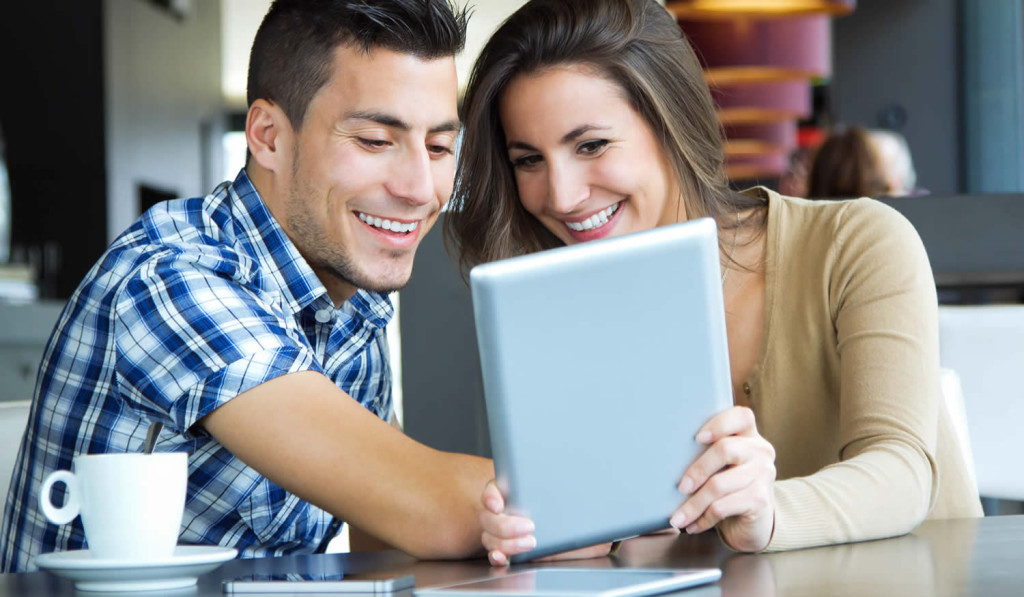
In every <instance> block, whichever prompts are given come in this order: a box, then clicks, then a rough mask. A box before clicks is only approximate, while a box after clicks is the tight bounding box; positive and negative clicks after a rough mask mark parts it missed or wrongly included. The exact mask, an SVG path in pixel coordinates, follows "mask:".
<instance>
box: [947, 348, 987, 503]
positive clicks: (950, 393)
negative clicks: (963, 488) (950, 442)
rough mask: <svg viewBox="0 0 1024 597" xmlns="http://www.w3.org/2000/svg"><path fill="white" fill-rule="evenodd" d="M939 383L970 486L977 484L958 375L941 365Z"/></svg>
mask: <svg viewBox="0 0 1024 597" xmlns="http://www.w3.org/2000/svg"><path fill="white" fill-rule="evenodd" d="M939 384H940V385H941V387H942V399H943V402H944V403H945V405H946V411H947V412H948V413H949V418H950V419H951V420H952V423H953V431H954V432H956V441H957V444H958V445H959V447H960V453H961V454H962V455H963V458H964V462H966V463H967V477H968V479H970V482H971V486H972V487H977V486H978V476H977V473H976V472H975V470H974V453H973V452H972V451H971V435H970V433H969V432H968V430H967V411H966V410H965V409H964V394H963V389H962V388H961V386H960V376H959V375H957V373H956V371H953V370H952V369H947V368H945V367H943V368H942V369H940V370H939Z"/></svg>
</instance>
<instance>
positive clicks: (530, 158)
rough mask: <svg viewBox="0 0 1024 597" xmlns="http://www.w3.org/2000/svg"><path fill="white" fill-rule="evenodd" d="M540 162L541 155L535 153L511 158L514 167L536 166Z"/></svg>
mask: <svg viewBox="0 0 1024 597" xmlns="http://www.w3.org/2000/svg"><path fill="white" fill-rule="evenodd" d="M540 162H541V157H540V156H539V155H537V154H530V155H524V156H522V157H518V158H516V159H514V160H512V166H513V167H515V168H529V167H531V166H536V165H537V164H539V163H540Z"/></svg>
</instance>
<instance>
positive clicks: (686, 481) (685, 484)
mask: <svg viewBox="0 0 1024 597" xmlns="http://www.w3.org/2000/svg"><path fill="white" fill-rule="evenodd" d="M679 491H681V492H683V493H692V492H693V479H691V478H689V477H683V480H682V482H680V483H679Z"/></svg>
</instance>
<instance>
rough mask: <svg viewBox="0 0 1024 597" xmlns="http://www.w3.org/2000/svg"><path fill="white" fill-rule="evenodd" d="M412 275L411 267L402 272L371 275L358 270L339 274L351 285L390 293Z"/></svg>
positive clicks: (395, 290)
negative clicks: (356, 272) (353, 272)
mask: <svg viewBox="0 0 1024 597" xmlns="http://www.w3.org/2000/svg"><path fill="white" fill-rule="evenodd" d="M411 276H412V268H409V269H408V270H407V271H404V272H395V271H390V272H387V273H384V274H378V275H373V274H371V273H368V272H360V273H359V274H356V275H351V274H350V275H349V276H340V277H341V278H342V279H344V280H345V281H346V282H348V283H349V284H351V285H352V286H354V287H356V288H358V289H361V290H366V291H368V292H376V293H379V294H390V293H392V292H397V291H399V290H401V289H403V288H405V285H406V284H408V283H409V278H410V277H411Z"/></svg>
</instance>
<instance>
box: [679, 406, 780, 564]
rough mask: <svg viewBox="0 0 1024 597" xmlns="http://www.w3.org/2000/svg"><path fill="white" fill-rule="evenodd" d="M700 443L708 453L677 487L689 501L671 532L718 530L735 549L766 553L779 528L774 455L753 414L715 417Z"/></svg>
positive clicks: (743, 411) (742, 411) (736, 410)
mask: <svg viewBox="0 0 1024 597" xmlns="http://www.w3.org/2000/svg"><path fill="white" fill-rule="evenodd" d="M697 441H698V442H700V443H702V444H706V445H708V449H707V450H705V452H704V453H703V454H701V456H700V457H699V458H697V460H695V461H694V462H693V464H691V465H690V468H688V469H687V470H686V473H685V474H684V475H683V479H682V481H680V482H679V491H681V492H683V493H687V494H690V497H689V498H687V500H686V501H685V502H684V503H683V505H682V506H680V507H679V509H678V510H676V512H675V514H673V515H672V518H671V520H670V522H671V524H672V526H674V527H676V528H677V529H680V530H684V531H686V532H687V533H690V534H696V533H702V532H704V531H706V530H708V529H710V528H713V527H715V526H716V525H717V526H718V530H719V532H720V533H721V534H722V538H723V539H724V540H725V542H726V543H728V544H729V546H730V547H732V548H733V549H735V550H737V551H744V552H753V551H760V550H762V549H764V548H765V547H767V546H768V542H769V541H771V538H772V531H773V530H774V527H775V494H774V491H773V486H774V483H775V449H774V448H773V447H772V445H771V444H770V443H768V441H767V440H765V439H764V438H763V437H761V435H760V434H758V432H757V424H756V422H755V421H754V413H753V411H751V410H750V409H749V408H746V407H742V406H736V407H733V408H730V409H729V410H726V411H723V412H721V413H719V414H717V415H715V416H714V417H712V418H711V420H709V421H708V422H707V423H705V424H704V426H703V427H701V429H700V431H698V432H697Z"/></svg>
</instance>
